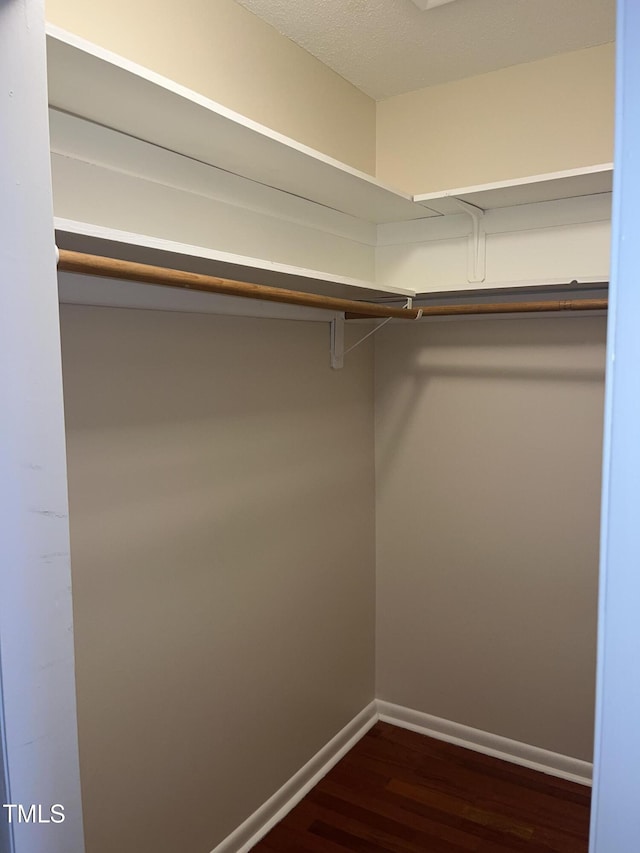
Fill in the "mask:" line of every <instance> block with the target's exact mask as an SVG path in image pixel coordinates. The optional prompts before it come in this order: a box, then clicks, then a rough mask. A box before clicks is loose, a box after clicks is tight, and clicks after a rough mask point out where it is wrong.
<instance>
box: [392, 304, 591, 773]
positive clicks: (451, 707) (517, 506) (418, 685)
mask: <svg viewBox="0 0 640 853" xmlns="http://www.w3.org/2000/svg"><path fill="white" fill-rule="evenodd" d="M605 322H606V321H605V318H595V317H591V318H582V317H581V318H578V319H540V318H534V319H526V320H525V319H523V320H488V319H482V320H480V321H476V322H474V321H457V322H442V323H430V324H423V325H416V326H412V327H411V328H408V327H407V328H405V327H404V326H402V327H400V326H390V327H388V328H387V329H385V330H383V331H382V332H380V333H379V335H378V336H377V340H376V457H377V458H376V487H377V517H376V531H377V572H378V587H377V694H376V695H377V696H378V698H380V699H385V700H387V701H390V702H394V703H397V704H400V705H404V706H406V707H409V708H413V709H417V710H419V711H423V712H426V713H428V714H433V715H435V716H438V717H443V718H445V719H447V720H453V721H455V722H458V723H463V724H465V725H468V726H473V727H476V728H478V729H481V730H484V731H487V732H492V733H495V734H499V735H502V736H504V737H508V738H513V739H515V740H519V741H523V742H524V743H528V744H533V745H535V746H539V747H543V748H545V749H550V750H553V751H556V752H559V753H563V754H565V755H570V756H574V757H577V758H581V759H586V760H589V759H590V758H591V748H592V740H593V700H594V675H595V645H596V601H597V571H598V531H599V504H600V466H601V440H602V428H601V423H602V407H603V374H604V356H605Z"/></svg>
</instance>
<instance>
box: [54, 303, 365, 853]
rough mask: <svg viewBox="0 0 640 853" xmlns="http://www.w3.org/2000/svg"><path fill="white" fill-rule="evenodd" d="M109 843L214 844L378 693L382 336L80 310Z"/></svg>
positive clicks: (91, 758) (76, 535)
mask: <svg viewBox="0 0 640 853" xmlns="http://www.w3.org/2000/svg"><path fill="white" fill-rule="evenodd" d="M62 343H63V374H64V390H65V406H66V426H67V450H68V459H69V493H70V515H71V556H72V571H73V594H74V595H73V597H74V621H75V638H76V663H77V687H78V714H79V738H80V762H81V775H82V790H83V800H84V817H85V828H86V839H87V849H89V850H91V853H113V851H114V850H118V851H120V852H121V853H175V851H176V850H184V851H205V852H206V851H209V850H211V849H212V848H213V847H214V846H215V845H216V844H217V843H218V842H219V841H220V840H222V838H224V837H225V836H226V835H227V834H228V833H229V832H231V831H232V830H233V829H234V828H235V827H236V826H237V825H238V824H239V823H240V822H241V821H242V820H243V819H244V818H246V817H247V816H248V815H249V814H250V813H251V812H253V811H254V810H255V809H256V808H257V807H258V806H260V805H261V804H262V803H263V802H264V801H265V800H266V799H267V798H268V797H269V796H270V795H271V794H272V793H273V792H274V791H275V790H277V789H278V788H279V787H280V786H281V785H282V784H283V783H284V782H285V781H286V780H288V779H289V777H290V776H292V775H293V773H294V772H295V771H296V770H298V769H299V768H300V767H301V766H302V765H303V764H304V763H305V762H306V761H307V760H308V759H309V758H311V756H312V755H314V754H315V752H317V750H319V749H320V748H321V747H322V746H324V745H325V744H326V742H327V741H328V740H329V739H330V738H331V737H332V736H333V735H334V734H336V733H337V732H338V731H339V730H340V729H341V728H342V727H343V726H344V725H345V724H346V723H347V722H349V721H350V720H351V719H352V718H353V717H354V716H355V715H356V714H357V713H358V712H359V711H361V710H362V709H363V708H364V707H365V706H366V705H367V704H368V703H369V702H370V701H371V700H372V698H373V695H374V694H373V691H374V477H373V376H372V355H371V350H370V349H369V348H368V347H367V346H364V347H363V348H361V349H358V350H357V351H355V352H354V353H353V354H352V355H351V356H350V357H349V364H348V365H347V367H346V368H345V369H344V370H343V371H332V370H330V369H329V367H328V361H329V353H328V346H329V332H328V326H327V324H326V323H300V322H286V321H273V320H266V321H265V320H252V319H235V318H223V317H215V316H204V315H187V314H167V313H162V312H150V311H135V310H121V309H106V308H89V307H79V306H62Z"/></svg>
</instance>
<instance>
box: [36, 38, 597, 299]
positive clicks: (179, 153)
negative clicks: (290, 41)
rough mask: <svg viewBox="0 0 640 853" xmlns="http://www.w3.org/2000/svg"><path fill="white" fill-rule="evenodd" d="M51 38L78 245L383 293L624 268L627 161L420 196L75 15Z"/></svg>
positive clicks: (62, 166) (64, 190) (66, 202)
mask: <svg viewBox="0 0 640 853" xmlns="http://www.w3.org/2000/svg"><path fill="white" fill-rule="evenodd" d="M47 44H48V74H49V100H50V104H51V106H52V107H53V109H52V111H51V113H50V128H51V149H52V174H53V186H54V209H55V212H56V216H57V217H61V218H59V219H58V220H57V223H58V228H59V238H58V239H59V240H60V244H61V246H64V247H66V248H73V249H80V250H82V249H84V250H86V251H90V252H93V253H96V254H100V253H102V254H108V255H114V256H116V257H122V258H123V259H129V260H136V261H140V262H145V261H146V262H149V263H156V264H159V265H165V266H178V267H183V268H185V269H190V270H192V271H194V272H205V273H206V272H209V273H210V274H212V275H218V276H221V277H225V278H231V279H236V280H246V281H250V282H254V283H257V284H266V285H270V286H276V287H285V288H291V289H294V290H306V291H314V292H317V293H320V294H325V295H333V296H340V297H346V298H355V299H358V298H360V299H365V300H366V299H375V298H376V297H381V296H389V295H395V296H407V295H409V296H410V295H414V294H416V293H429V292H434V291H435V292H437V291H443V292H447V291H448V292H454V291H466V290H469V289H473V290H483V289H488V288H489V289H490V288H503V289H505V290H507V289H512V288H515V287H519V286H531V285H534V284H551V283H554V282H560V281H572V280H574V279H577V280H579V281H582V282H589V281H606V280H607V279H608V265H609V264H608V258H609V223H610V204H611V185H612V174H613V169H612V164H610V163H605V164H601V165H596V166H589V167H584V168H579V169H571V170H567V171H562V172H554V173H550V174H544V175H534V176H531V177H527V178H518V179H515V180H508V181H500V182H496V183H489V184H482V185H478V186H471V187H460V188H456V189H450V190H443V191H440V192H435V193H423V194H419V195H416V196H413V197H412V196H409V195H406V194H403V193H400V192H396V191H394V190H391V189H389V188H388V187H386V186H384V185H383V184H381V183H379V182H378V181H376V180H375V179H374V178H372V177H371V176H369V175H366V174H364V173H362V172H358V171H357V170H355V169H352V168H351V167H349V166H346V165H345V164H343V163H339V162H338V161H336V160H334V159H332V158H330V157H327V156H325V155H323V154H321V153H319V152H317V151H314V150H313V149H311V148H308V147H307V146H305V145H301V144H300V143H298V142H295V141H294V140H292V139H289V138H287V137H285V136H283V135H281V134H279V133H276V132H275V131H272V130H270V129H268V128H266V127H264V126H263V125H259V124H257V123H256V122H253V121H251V120H250V119H247V118H245V117H244V116H241V115H239V114H238V113H235V112H233V111H231V110H229V109H226V108H225V107H222V106H221V105H219V104H217V103H215V102H214V101H211V100H209V99H208V98H205V97H203V96H202V95H199V94H198V93H196V92H193V91H191V90H189V89H187V88H185V87H184V86H181V85H179V84H177V83H175V82H173V81H171V80H168V79H167V78H165V77H161V76H160V75H158V74H156V73H155V72H152V71H149V70H148V69H146V68H143V67H142V66H139V65H137V64H135V63H133V62H130V61H128V60H126V59H124V58H122V57H120V56H117V55H116V54H113V53H111V52H109V51H107V50H104V49H103V48H100V47H98V46H96V45H93V44H91V43H89V42H87V41H85V40H83V39H81V38H78V37H77V36H74V35H72V34H69V33H66V32H64V31H63V30H60V29H59V28H57V27H53V26H49V27H48V35H47ZM168 116H170V120H168V118H167V117H168ZM460 202H463V204H460ZM464 203H466V204H467V205H472V206H473V207H467V208H466V209H465V206H464ZM474 208H475V209H476V210H477V211H478V214H479V215H478V214H476V210H474ZM469 213H472V216H469ZM256 256H258V257H256ZM93 289H95V288H92V290H93ZM86 290H87V288H86V287H83V288H80V287H79V285H78V286H76V287H74V295H73V298H74V301H77V300H78V299H79V298H82V297H81V294H82V292H84V291H86ZM114 292H115V291H114V290H113V289H112V290H111V291H110V294H112V293H114ZM65 293H67V294H68V293H69V287H68V286H65V288H64V290H63V296H64V294H65ZM100 298H102V296H100ZM109 298H111V296H110V297H109ZM165 298H166V297H163V300H164V299H165ZM161 301H162V300H161ZM191 304H195V303H191ZM173 310H178V309H173Z"/></svg>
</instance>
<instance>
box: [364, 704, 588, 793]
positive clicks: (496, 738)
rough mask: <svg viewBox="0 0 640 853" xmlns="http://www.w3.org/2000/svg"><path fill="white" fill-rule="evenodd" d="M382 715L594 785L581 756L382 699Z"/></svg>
mask: <svg viewBox="0 0 640 853" xmlns="http://www.w3.org/2000/svg"><path fill="white" fill-rule="evenodd" d="M376 705H377V709H378V717H379V719H380V720H382V721H383V722H385V723H390V724H391V725H394V726H399V727H400V728H403V729H409V730H410V731H413V732H418V733H419V734H423V735H427V736H428V737H432V738H436V739H437V740H442V741H446V742H447V743H453V744H455V745H456V746H462V747H465V748H466V749H472V750H473V751H474V752H480V753H482V754H483V755H491V756H493V757H494V758H500V759H502V760H503V761H509V762H511V763H512V764H519V765H521V766H522V767H530V768H531V769H532V770H538V771H539V772H541V773H546V774H547V775H550V776H556V777H558V778H560V779H568V780H569V781H571V782H577V783H579V784H580V785H591V779H592V775H593V764H591V763H590V762H588V761H582V760H581V759H579V758H571V757H570V756H567V755H561V754H559V753H557V752H551V751H550V750H547V749H542V748H541V747H538V746H531V745H530V744H527V743H521V742H520V741H516V740H511V739H510V738H506V737H502V736H501V735H494V734H491V733H490V732H484V731H481V730H480V729H474V728H471V727H470V726H464V725H462V724H461V723H454V722H452V721H451V720H444V719H442V718H441V717H433V716H431V714H425V713H423V712H422V711H414V710H412V709H411V708H405V707H404V706H402V705H394V704H393V703H391V702H385V701H383V700H381V699H378V700H377V702H376Z"/></svg>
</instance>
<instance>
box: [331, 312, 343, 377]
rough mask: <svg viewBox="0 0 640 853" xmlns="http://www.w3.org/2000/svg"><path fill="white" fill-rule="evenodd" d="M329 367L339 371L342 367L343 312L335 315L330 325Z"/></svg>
mask: <svg viewBox="0 0 640 853" xmlns="http://www.w3.org/2000/svg"><path fill="white" fill-rule="evenodd" d="M330 333H331V367H332V368H333V369H334V370H341V369H342V368H343V367H344V312H339V313H337V314H336V315H335V316H334V318H333V320H332V321H331V323H330Z"/></svg>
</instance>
